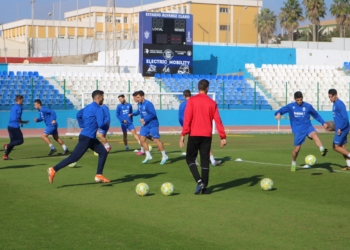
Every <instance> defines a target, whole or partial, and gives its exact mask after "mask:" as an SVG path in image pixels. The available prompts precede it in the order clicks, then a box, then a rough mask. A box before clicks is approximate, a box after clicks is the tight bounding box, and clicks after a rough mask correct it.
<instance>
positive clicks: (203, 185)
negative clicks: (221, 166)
mask: <svg viewBox="0 0 350 250" xmlns="http://www.w3.org/2000/svg"><path fill="white" fill-rule="evenodd" d="M208 89H209V82H208V81H207V80H204V79H203V80H200V81H199V82H198V92H199V94H198V95H196V96H194V97H191V98H190V99H189V100H188V101H187V105H186V111H185V119H184V124H183V128H182V132H181V137H180V143H179V144H180V147H181V148H182V147H183V146H184V143H185V136H186V135H187V134H189V137H188V141H187V150H186V162H187V165H188V166H189V168H190V171H191V173H192V175H193V178H194V180H195V181H196V183H197V187H196V190H195V192H194V193H195V194H200V193H202V194H205V193H206V191H207V187H208V184H209V152H210V148H211V142H212V131H213V120H214V121H215V123H216V126H217V130H218V132H219V135H220V138H221V142H220V146H221V147H224V146H225V145H226V133H225V130H224V126H223V124H222V122H221V118H220V114H219V111H218V107H217V105H216V102H215V101H213V100H212V99H210V97H208V95H207V93H208ZM198 151H199V153H200V157H201V168H202V176H201V175H200V174H199V172H198V169H197V165H196V158H197V155H198Z"/></svg>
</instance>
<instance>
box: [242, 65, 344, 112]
mask: <svg viewBox="0 0 350 250" xmlns="http://www.w3.org/2000/svg"><path fill="white" fill-rule="evenodd" d="M245 68H246V70H247V72H248V73H250V74H251V76H253V77H254V79H255V80H256V81H257V82H258V86H259V88H260V89H261V91H262V92H264V93H265V94H266V96H267V99H268V101H269V103H271V105H272V106H273V107H274V108H275V106H276V107H278V106H281V105H284V104H285V101H286V99H287V102H288V103H290V102H292V101H293V100H294V97H293V94H294V92H296V91H298V90H299V91H301V92H303V94H304V99H305V101H307V102H309V103H311V104H312V105H314V106H315V105H319V106H320V109H321V110H327V109H329V108H330V107H331V104H330V102H329V100H328V89H330V88H336V89H337V90H338V92H339V93H341V98H342V99H343V100H344V102H346V104H347V105H348V102H347V100H348V99H349V83H348V81H347V79H346V75H345V73H344V71H343V70H342V69H341V68H337V67H335V66H325V65H282V64H278V65H277V64H263V65H262V67H261V68H256V67H255V65H254V64H246V65H245ZM344 68H345V64H344Z"/></svg>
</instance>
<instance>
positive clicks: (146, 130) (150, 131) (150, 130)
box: [140, 126, 160, 139]
mask: <svg viewBox="0 0 350 250" xmlns="http://www.w3.org/2000/svg"><path fill="white" fill-rule="evenodd" d="M140 135H141V136H145V137H148V136H150V135H151V136H152V138H154V139H159V138H160V134H159V127H154V126H142V127H141V131H140Z"/></svg>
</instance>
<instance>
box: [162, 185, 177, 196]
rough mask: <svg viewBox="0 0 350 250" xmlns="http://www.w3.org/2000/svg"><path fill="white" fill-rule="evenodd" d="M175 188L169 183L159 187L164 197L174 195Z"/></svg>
mask: <svg viewBox="0 0 350 250" xmlns="http://www.w3.org/2000/svg"><path fill="white" fill-rule="evenodd" d="M174 190H175V187H174V185H173V184H172V183H170V182H165V183H163V185H162V186H161V187H160V191H161V192H162V194H164V195H165V196H169V195H172V194H173V193H174Z"/></svg>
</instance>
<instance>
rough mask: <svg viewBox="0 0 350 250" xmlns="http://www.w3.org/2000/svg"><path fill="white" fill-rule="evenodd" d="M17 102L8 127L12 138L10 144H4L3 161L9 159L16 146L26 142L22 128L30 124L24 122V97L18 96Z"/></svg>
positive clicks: (12, 109) (11, 112)
mask: <svg viewBox="0 0 350 250" xmlns="http://www.w3.org/2000/svg"><path fill="white" fill-rule="evenodd" d="M15 101H16V104H15V105H13V106H12V108H11V111H10V119H9V123H8V126H7V130H8V132H9V136H10V143H8V144H4V156H3V157H2V159H3V160H8V159H9V157H8V156H9V154H10V153H11V151H12V149H13V148H14V147H15V146H19V145H21V144H23V141H24V140H23V134H22V131H21V128H20V126H21V127H22V126H23V124H27V123H28V121H23V120H22V110H23V108H22V104H23V96H21V95H16V99H15Z"/></svg>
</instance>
